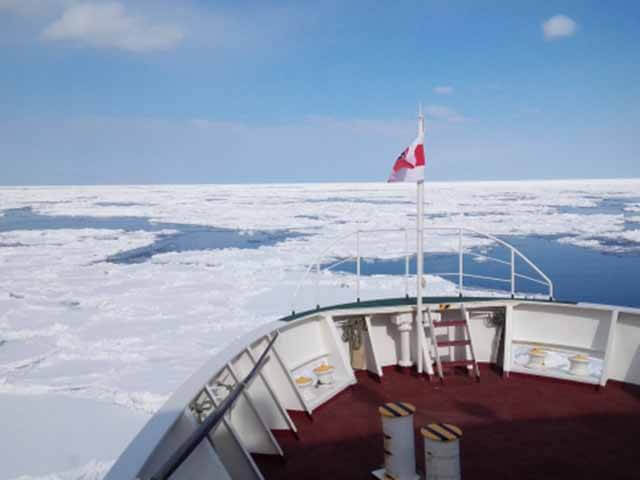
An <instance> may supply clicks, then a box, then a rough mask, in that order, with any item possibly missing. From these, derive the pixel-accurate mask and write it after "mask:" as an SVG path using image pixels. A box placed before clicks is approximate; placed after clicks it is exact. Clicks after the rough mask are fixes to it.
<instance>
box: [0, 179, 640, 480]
mask: <svg viewBox="0 0 640 480" xmlns="http://www.w3.org/2000/svg"><path fill="white" fill-rule="evenodd" d="M639 192H640V180H601V181H562V182H560V181H553V182H549V181H545V182H484V183H427V186H426V202H427V204H426V208H425V211H426V213H427V217H426V218H427V220H426V225H427V226H432V227H434V226H440V227H442V226H444V227H446V226H457V225H461V224H462V225H464V226H467V227H471V228H476V229H478V230H481V231H486V232H490V233H493V234H508V235H532V234H538V235H552V236H555V237H557V238H559V239H560V240H561V241H562V242H568V243H572V244H574V245H581V246H586V247H588V248H594V249H599V250H605V251H612V250H613V251H616V252H622V253H624V252H630V251H637V250H638V249H639V248H640V231H639V230H638V227H637V226H635V227H633V226H632V225H630V222H634V221H637V220H634V218H637V212H638V211H640V203H639V198H638V195H639ZM414 196H415V187H414V186H413V185H402V184H400V185H398V184H392V185H389V184H309V185H255V186H247V185H242V186H216V185H209V186H145V187H139V186H138V187H135V186H134V187H121V186H118V187H37V188H2V189H0V208H1V209H3V210H4V209H9V208H23V207H32V208H33V209H34V210H35V211H36V212H39V213H42V214H47V215H85V216H93V217H114V216H118V217H122V216H137V217H146V218H150V219H151V220H152V221H155V222H166V223H189V224H197V225H198V224H199V225H210V226H215V227H223V228H231V229H244V230H246V231H252V230H276V229H281V230H294V231H296V232H300V233H305V234H307V235H305V236H299V237H295V238H290V239H287V240H286V241H283V242H280V243H277V244H275V245H271V246H265V247H261V248H255V249H237V248H228V249H218V250H207V251H188V252H181V253H176V252H170V253H163V254H159V255H154V256H153V257H152V258H151V259H150V260H149V261H146V262H143V263H137V264H130V265H127V264H112V263H107V262H104V261H103V260H104V259H105V258H107V257H108V256H110V255H113V254H115V253H117V252H121V251H125V250H130V249H133V248H138V247H142V246H145V245H148V244H150V243H152V242H153V241H154V239H156V238H157V236H158V235H160V234H161V233H162V232H158V231H156V232H149V231H125V230H121V229H73V228H69V229H60V230H42V231H39V230H21V231H4V232H0V268H1V271H2V275H1V276H0V394H2V393H4V395H0V396H1V397H6V396H9V395H16V394H19V395H21V396H23V397H32V398H43V399H47V398H52V396H56V397H58V396H64V397H66V398H69V399H71V400H74V401H76V400H77V401H80V400H82V401H91V402H101V403H103V404H105V405H108V406H109V407H113V408H122V409H123V410H124V409H126V410H128V411H131V412H133V413H135V414H136V415H148V414H150V413H151V412H153V411H155V409H157V408H158V406H159V405H160V404H161V403H162V402H163V400H164V399H165V398H167V396H168V395H169V394H170V393H171V392H172V391H173V390H174V389H175V388H177V387H178V386H179V385H180V383H181V382H182V381H184V380H185V379H186V378H187V377H188V376H189V375H190V373H191V372H193V371H194V370H195V369H196V368H197V367H198V366H199V365H200V364H202V362H203V361H204V360H205V359H206V358H207V357H208V356H210V355H211V354H213V353H214V352H216V351H218V350H219V349H220V348H221V347H222V346H224V345H225V344H226V343H228V342H229V341H230V340H231V339H233V338H236V337H237V336H239V335H241V334H242V333H244V332H246V331H248V330H250V329H252V328H254V327H255V326H256V325H258V324H260V323H263V322H267V321H269V320H273V319H276V318H278V317H280V316H282V315H285V314H287V313H289V311H290V309H291V303H290V300H291V296H292V293H293V292H294V291H295V289H296V286H297V284H298V281H299V280H300V278H301V277H302V275H303V274H304V272H305V269H306V267H307V265H308V264H309V263H310V262H312V261H314V260H316V259H317V254H318V253H319V252H320V251H321V250H322V249H323V248H325V247H326V246H327V245H328V244H331V243H332V242H334V244H333V247H332V248H331V249H330V250H329V251H328V252H327V257H334V258H341V257H345V256H349V255H352V254H353V253H354V252H355V237H353V236H352V237H349V238H348V239H346V240H342V241H340V240H339V241H336V239H338V238H340V237H341V236H344V235H347V234H349V233H351V232H353V231H355V230H356V229H363V230H364V229H381V228H384V229H388V228H399V227H400V228H404V227H407V228H408V235H409V242H410V245H413V244H414V242H415V237H414V234H413V228H414V221H415V217H414V215H415V205H414ZM611 199H614V200H615V201H616V202H617V203H616V204H615V205H616V207H615V208H611V207H610V205H608V204H607V205H608V206H607V205H605V203H604V200H611ZM605 206H606V208H605ZM381 245H384V248H380V247H381ZM481 245H487V241H486V240H483V239H478V238H467V239H465V246H467V247H471V246H481ZM456 246H457V237H455V236H454V235H449V236H446V235H445V236H439V237H430V236H429V237H427V240H426V248H427V250H428V251H446V250H451V249H454V248H455V247H456ZM404 248H405V247H404V234H402V233H400V234H399V233H385V232H378V233H375V234H363V235H361V253H362V254H363V255H365V256H369V257H378V258H389V257H394V256H398V255H401V254H402V253H404ZM525 253H527V252H525ZM413 288H414V287H413V282H411V292H413ZM427 288H428V290H427V293H428V294H450V293H454V292H455V287H454V285H453V284H451V283H450V282H447V281H445V280H442V279H439V278H431V277H430V278H429V279H428V280H427ZM403 294H404V280H403V279H402V277H385V276H372V277H367V278H364V279H363V280H362V284H361V297H362V298H365V299H366V298H373V297H376V296H385V297H388V296H400V295H403ZM354 298H355V294H354V282H353V277H352V276H351V275H348V274H344V273H326V274H323V275H322V276H321V278H320V279H319V288H318V289H317V291H315V290H313V289H308V288H307V289H302V290H301V294H300V297H299V299H298V301H299V305H306V306H307V307H311V306H315V304H316V303H320V304H323V305H324V304H327V303H337V302H341V301H352V300H354ZM114 405H115V406H114ZM83 415H84V414H83V413H78V414H77V415H76V416H75V417H74V418H73V419H69V422H70V423H73V422H82V421H89V417H87V418H84V417H83ZM87 415H88V414H87ZM8 416H11V412H8V411H7V410H6V409H0V424H3V425H4V424H5V422H6V421H7V418H6V417H8ZM21 421H24V422H27V423H28V422H29V417H28V416H26V417H23V418H22V419H21ZM75 435H78V436H81V434H80V433H77V432H76V433H75ZM127 435H129V437H127V438H126V439H125V438H124V437H126V436H127ZM130 435H133V432H128V433H127V434H126V435H124V434H123V437H122V438H121V439H120V441H121V444H120V445H119V449H118V451H119V450H121V449H122V448H124V447H125V445H126V442H127V439H128V438H130ZM98 438H99V435H98ZM10 442H11V438H10V437H8V436H7V434H6V433H5V432H2V433H0V448H3V447H4V445H6V444H8V443H10ZM37 443H38V439H37V435H36V433H35V431H34V434H33V437H32V440H25V450H31V449H32V448H35V446H36V445H37ZM84 444H86V445H93V448H94V453H93V456H92V455H91V454H89V453H88V454H87V455H86V456H85V457H84V458H83V459H78V461H77V462H76V463H75V464H74V465H69V466H62V467H61V466H58V465H56V464H54V463H51V459H46V458H43V459H41V461H42V463H40V464H38V463H37V461H34V462H31V463H28V464H26V465H29V466H28V467H26V468H25V470H24V471H21V472H17V474H18V475H19V474H25V475H41V473H42V472H65V473H60V474H56V475H57V476H51V477H50V478H62V479H65V480H67V479H69V478H83V477H82V475H85V477H86V478H93V477H91V475H95V476H100V475H102V474H103V473H104V468H103V466H104V464H102V463H96V464H89V466H88V467H83V465H86V464H87V462H89V460H91V459H92V458H94V459H98V460H100V461H101V462H102V461H110V460H112V459H113V458H105V457H104V456H102V455H101V454H100V452H101V450H102V445H101V444H100V442H98V441H96V440H95V438H91V439H88V438H87V439H85V442H84ZM30 455H32V454H30ZM114 455H115V454H114ZM91 465H93V466H91ZM101 465H102V466H101ZM94 467H95V468H94ZM3 468H5V467H3V465H2V463H1V462H0V478H6V477H7V472H6V471H4V470H3ZM76 468H77V469H79V470H75V469H76ZM83 468H88V469H89V470H91V471H92V472H95V473H87V472H88V471H85V470H82V469H83ZM92 469H93V470H92ZM12 475H13V474H12ZM27 478H29V477H27ZM35 478H37V477H35ZM45 478H47V477H45Z"/></svg>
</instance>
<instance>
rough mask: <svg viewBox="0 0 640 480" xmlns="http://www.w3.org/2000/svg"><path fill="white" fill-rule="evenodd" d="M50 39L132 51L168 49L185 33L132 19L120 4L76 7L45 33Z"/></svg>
mask: <svg viewBox="0 0 640 480" xmlns="http://www.w3.org/2000/svg"><path fill="white" fill-rule="evenodd" d="M42 35H43V37H44V38H46V39H47V40H75V41H77V42H79V43H83V44H87V45H91V46H93V47H107V48H120V49H123V50H129V51H133V52H147V51H152V50H167V49H170V48H172V47H174V46H176V45H177V44H178V43H179V42H180V41H181V40H182V38H183V36H184V35H183V33H182V32H181V31H180V30H179V29H178V28H176V27H173V26H168V25H151V24H149V23H147V22H145V21H143V20H141V19H140V18H137V17H132V16H130V15H129V14H127V12H126V11H125V9H124V6H123V5H122V4H121V3H119V2H109V3H81V4H78V5H74V6H72V7H70V8H68V9H67V10H65V12H64V13H63V14H62V16H61V17H60V18H59V19H58V20H56V21H55V22H53V23H52V24H51V25H49V26H48V27H47V28H46V29H45V30H44V32H43V33H42Z"/></svg>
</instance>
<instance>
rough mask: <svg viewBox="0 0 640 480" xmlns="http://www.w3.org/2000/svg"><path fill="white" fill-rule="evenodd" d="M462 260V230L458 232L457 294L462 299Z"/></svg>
mask: <svg viewBox="0 0 640 480" xmlns="http://www.w3.org/2000/svg"><path fill="white" fill-rule="evenodd" d="M463 265H464V259H463V253H462V229H459V230H458V293H459V294H460V296H461V297H462V295H463V293H462V285H463V281H464V280H463V278H464V271H463V268H464V266H463Z"/></svg>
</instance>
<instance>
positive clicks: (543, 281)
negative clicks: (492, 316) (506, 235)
mask: <svg viewBox="0 0 640 480" xmlns="http://www.w3.org/2000/svg"><path fill="white" fill-rule="evenodd" d="M425 231H428V232H433V231H444V232H454V233H457V234H458V252H457V253H458V257H459V258H458V271H457V272H447V273H438V272H432V273H433V274H434V275H441V276H454V275H455V276H458V293H459V294H460V296H462V295H463V292H464V288H465V286H464V279H465V278H477V279H485V280H491V281H496V282H501V283H509V284H510V294H511V297H512V298H513V297H515V296H516V295H517V294H518V292H517V289H516V280H517V279H518V278H522V279H525V280H528V281H532V282H534V283H537V284H540V285H543V286H546V287H547V295H548V297H549V299H551V300H552V299H553V293H554V292H553V282H552V281H551V279H550V278H549V277H548V276H547V275H546V274H545V273H544V272H543V271H542V270H541V269H540V268H538V266H537V265H536V264H534V263H533V262H532V261H531V260H530V259H529V258H528V257H527V256H526V255H524V254H523V253H522V252H521V251H520V250H518V249H517V248H516V247H514V246H513V245H511V244H509V243H508V242H506V241H504V240H502V239H500V238H498V237H496V236H495V235H491V234H488V233H484V232H481V231H479V230H476V229H474V228H469V227H455V226H451V227H448V226H442V227H424V229H423V235H424V232H425ZM402 232H404V243H405V245H404V251H402V252H401V253H400V255H399V256H400V257H402V256H404V258H405V296H408V294H409V280H408V279H409V276H410V275H409V264H410V259H411V258H413V257H415V255H416V254H415V252H410V251H409V241H408V232H409V229H408V228H379V229H369V230H360V229H358V230H356V231H352V232H350V233H348V234H346V235H340V236H339V237H336V238H335V239H334V240H333V241H332V242H331V243H330V244H329V245H328V246H327V247H326V248H324V249H323V250H322V251H321V253H320V254H319V255H318V256H317V257H316V258H315V259H314V260H313V262H312V263H310V264H309V266H308V267H307V269H306V270H305V272H304V274H303V276H302V278H301V280H300V282H299V283H298V285H297V286H296V289H295V291H294V294H293V296H292V299H291V310H292V312H295V301H296V299H297V298H298V294H299V293H300V289H301V287H302V285H303V284H304V283H305V281H306V280H307V278H308V277H309V275H311V273H312V271H313V270H314V268H315V271H316V295H317V291H318V286H319V285H318V282H319V278H318V277H319V275H318V274H319V273H320V265H321V262H322V260H323V259H324V258H326V257H327V256H328V255H327V254H328V253H329V252H330V251H331V250H333V249H334V248H335V247H336V246H337V245H339V244H341V243H344V241H345V240H347V239H349V238H352V237H354V236H355V237H356V242H355V243H356V245H355V248H356V254H355V256H354V255H351V254H350V255H348V256H347V257H346V258H339V259H338V261H337V262H334V263H332V264H331V265H330V266H329V267H325V268H323V270H326V271H328V270H331V269H332V268H334V267H336V266H338V265H340V264H342V263H345V262H349V261H352V260H355V262H356V275H355V277H356V278H355V288H356V300H357V301H360V276H361V271H360V263H361V258H362V257H361V254H360V236H361V234H372V233H402ZM464 233H467V234H471V235H472V236H477V237H484V238H487V239H489V240H491V241H492V242H494V243H496V244H498V245H501V246H503V247H505V248H506V249H507V250H508V251H509V252H510V260H502V259H499V258H494V257H491V256H489V255H482V254H479V253H476V252H471V251H469V252H465V251H464V245H463V243H464V242H463V234H464ZM464 255H469V256H472V257H477V258H484V259H486V260H489V261H494V262H497V263H500V264H503V265H508V266H510V267H511V274H510V278H498V277H493V276H487V275H478V274H471V273H466V272H465V271H464ZM516 257H519V258H520V259H522V261H524V262H525V264H526V265H528V266H529V267H530V268H531V269H532V270H533V271H534V272H535V273H536V274H537V275H539V277H540V279H536V278H533V277H531V276H528V275H524V274H521V273H518V272H516ZM334 258H335V257H334ZM316 307H319V302H318V301H317V298H316Z"/></svg>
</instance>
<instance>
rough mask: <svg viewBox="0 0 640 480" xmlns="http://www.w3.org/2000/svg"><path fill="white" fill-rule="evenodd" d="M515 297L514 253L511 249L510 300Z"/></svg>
mask: <svg viewBox="0 0 640 480" xmlns="http://www.w3.org/2000/svg"><path fill="white" fill-rule="evenodd" d="M515 295H516V252H514V251H513V248H511V298H514V297H515Z"/></svg>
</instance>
